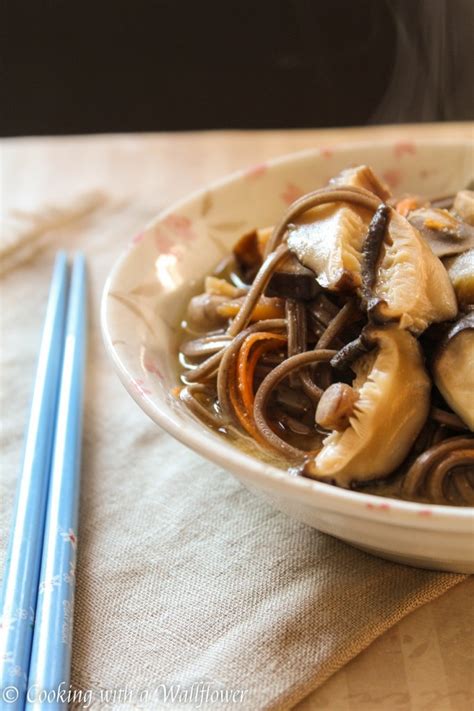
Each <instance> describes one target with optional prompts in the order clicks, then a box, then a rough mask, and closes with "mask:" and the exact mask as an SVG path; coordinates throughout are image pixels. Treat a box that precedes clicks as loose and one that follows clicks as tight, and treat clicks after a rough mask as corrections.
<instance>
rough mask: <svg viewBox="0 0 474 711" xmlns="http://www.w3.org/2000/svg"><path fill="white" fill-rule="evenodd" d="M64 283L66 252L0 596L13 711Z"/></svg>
mask: <svg viewBox="0 0 474 711" xmlns="http://www.w3.org/2000/svg"><path fill="white" fill-rule="evenodd" d="M67 287H68V267H67V261H66V255H65V254H64V253H59V254H58V256H57V258H56V263H55V266H54V271H53V278H52V282H51V288H50V293H49V299H48V305H47V308H46V319H45V324H44V328H43V336H42V340H41V346H40V354H39V359H38V366H37V370H36V379H35V386H34V391H33V398H32V402H31V411H30V417H29V422H28V426H27V430H26V436H25V445H24V454H23V462H22V467H21V471H20V476H19V480H18V486H17V494H16V503H15V510H14V516H13V523H12V528H11V535H10V540H9V545H8V552H7V560H6V565H5V570H4V578H3V586H2V596H1V603H2V604H1V609H2V629H1V632H0V690H1V696H0V699H1V700H0V708H3V707H5V708H8V709H12V710H13V709H14V710H15V711H17V710H18V709H22V708H23V706H24V698H25V691H26V683H27V676H28V666H29V661H30V651H31V639H32V632H33V622H34V616H35V608H36V598H37V588H38V577H39V572H40V565H41V551H42V546H43V530H44V523H45V511H46V497H47V492H48V481H49V472H50V463H51V449H52V442H53V434H54V425H55V418H56V404H57V395H58V384H59V376H60V372H61V362H62V350H63V342H64V324H65V316H66V302H67Z"/></svg>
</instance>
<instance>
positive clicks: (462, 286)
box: [444, 248, 474, 306]
mask: <svg viewBox="0 0 474 711" xmlns="http://www.w3.org/2000/svg"><path fill="white" fill-rule="evenodd" d="M444 266H445V267H446V269H447V270H448V276H449V278H450V279H451V284H452V285H453V286H454V291H455V292H456V296H457V298H458V302H459V305H460V306H468V305H469V304H474V248H473V249H468V250H467V252H463V253H462V254H458V255H456V257H449V258H447V259H445V260H444Z"/></svg>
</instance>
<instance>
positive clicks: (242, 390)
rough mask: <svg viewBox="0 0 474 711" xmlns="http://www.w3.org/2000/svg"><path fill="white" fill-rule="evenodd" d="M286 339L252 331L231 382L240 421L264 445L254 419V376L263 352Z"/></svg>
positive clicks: (240, 354)
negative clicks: (257, 344)
mask: <svg viewBox="0 0 474 711" xmlns="http://www.w3.org/2000/svg"><path fill="white" fill-rule="evenodd" d="M286 340H287V339H286V336H283V335H281V334H278V333H270V332H267V331H260V332H257V333H251V334H250V335H249V336H247V338H246V339H245V341H244V342H243V344H242V346H241V347H240V351H239V355H238V358H237V364H236V372H235V373H234V377H231V378H230V382H229V397H230V401H231V403H232V407H233V409H234V412H235V414H236V416H237V419H238V421H239V422H240V424H241V425H242V427H243V428H244V429H245V430H246V432H248V433H249V434H250V435H251V436H252V437H253V438H254V439H256V440H257V441H258V442H259V443H260V444H263V445H265V441H264V439H263V437H262V436H261V435H260V433H259V431H258V430H257V428H256V426H255V422H254V419H253V401H254V393H253V376H254V373H255V367H256V365H257V362H258V360H259V358H260V357H261V356H262V355H263V353H265V352H267V351H269V350H274V349H275V348H278V347H279V346H280V345H281V343H282V342H286ZM258 341H265V342H264V343H262V344H261V345H259V346H256V347H255V348H253V350H252V353H251V352H250V351H251V349H252V347H253V346H254V345H255V344H256V343H257V342H258Z"/></svg>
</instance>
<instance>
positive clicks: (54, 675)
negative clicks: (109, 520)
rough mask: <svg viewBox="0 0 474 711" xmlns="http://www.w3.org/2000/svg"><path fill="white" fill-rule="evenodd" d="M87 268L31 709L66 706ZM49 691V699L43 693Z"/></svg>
mask: <svg viewBox="0 0 474 711" xmlns="http://www.w3.org/2000/svg"><path fill="white" fill-rule="evenodd" d="M86 309H87V298H86V272H85V261H84V257H83V256H82V255H78V256H77V257H76V258H75V260H74V264H73V268H72V277H71V288H70V296H69V305H68V313H67V323H66V336H65V345H64V357H63V367H62V372H61V383H60V392H59V403H58V412H57V427H56V432H55V438H54V444H53V456H52V463H51V480H50V489H49V495H48V507H47V515H46V527H45V533H44V544H43V559H42V565H41V575H40V583H39V589H38V603H37V612H36V623H35V629H34V636H33V645H32V651H31V662H30V673H29V681H28V698H27V708H30V709H32V708H34V709H40V708H46V707H47V708H48V709H62V708H67V702H65V701H63V697H62V696H61V693H60V692H61V690H62V691H63V694H64V690H67V689H68V686H69V677H70V664H71V636H72V623H73V608H74V591H75V565H76V545H77V520H78V501H79V475H80V458H81V432H82V406H83V390H84V371H85V351H86ZM48 693H49V694H52V696H51V695H50V697H49V699H48V701H46V696H45V694H48Z"/></svg>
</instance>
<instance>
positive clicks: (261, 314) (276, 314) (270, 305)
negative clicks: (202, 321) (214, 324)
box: [217, 296, 285, 321]
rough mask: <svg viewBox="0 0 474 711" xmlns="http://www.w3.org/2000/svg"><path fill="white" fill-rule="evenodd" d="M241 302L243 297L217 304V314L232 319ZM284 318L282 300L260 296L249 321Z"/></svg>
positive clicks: (237, 311)
mask: <svg viewBox="0 0 474 711" xmlns="http://www.w3.org/2000/svg"><path fill="white" fill-rule="evenodd" d="M242 302H243V297H241V298H240V299H233V300H232V301H225V302H224V303H223V304H219V306H218V307H217V313H218V314H220V315H221V316H225V318H233V317H234V316H236V315H237V314H238V313H239V310H240V307H241V306H242ZM284 316H285V303H284V301H283V299H279V298H278V297H271V296H261V297H260V299H259V300H258V302H257V304H256V305H255V308H254V310H253V311H252V315H251V317H250V320H251V321H265V320H266V319H270V318H284Z"/></svg>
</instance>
